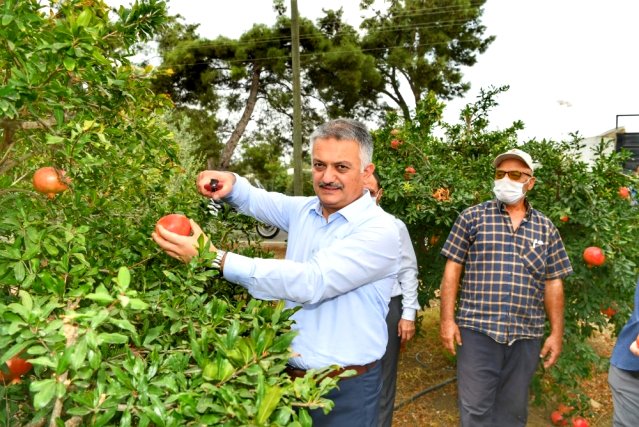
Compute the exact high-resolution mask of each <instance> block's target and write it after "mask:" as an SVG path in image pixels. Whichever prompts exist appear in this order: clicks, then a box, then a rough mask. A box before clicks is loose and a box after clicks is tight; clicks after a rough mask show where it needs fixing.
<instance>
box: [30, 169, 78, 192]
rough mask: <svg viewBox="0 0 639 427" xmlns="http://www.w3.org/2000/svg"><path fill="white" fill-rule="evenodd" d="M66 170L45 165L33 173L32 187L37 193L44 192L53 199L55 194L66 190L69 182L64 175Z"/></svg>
mask: <svg viewBox="0 0 639 427" xmlns="http://www.w3.org/2000/svg"><path fill="white" fill-rule="evenodd" d="M65 174H66V172H65V171H63V170H62V169H56V168H54V167H52V166H45V167H42V168H40V169H38V170H37V171H35V173H34V174H33V188H35V190H36V191H37V192H38V193H42V194H46V196H47V197H48V198H50V199H53V198H54V197H55V196H56V194H58V193H62V192H63V191H65V190H67V189H68V188H69V186H68V185H67V184H69V183H70V180H69V178H67V177H66V176H65Z"/></svg>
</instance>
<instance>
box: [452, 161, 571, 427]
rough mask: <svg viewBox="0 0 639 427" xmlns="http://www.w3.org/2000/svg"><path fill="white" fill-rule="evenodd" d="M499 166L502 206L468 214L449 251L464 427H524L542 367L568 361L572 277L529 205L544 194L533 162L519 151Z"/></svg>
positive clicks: (550, 232)
mask: <svg viewBox="0 0 639 427" xmlns="http://www.w3.org/2000/svg"><path fill="white" fill-rule="evenodd" d="M493 165H494V166H495V180H494V187H493V191H494V193H495V199H493V200H490V201H488V202H484V203H481V204H479V205H475V206H472V207H470V208H468V209H466V210H464V211H463V212H462V213H461V214H460V215H459V217H458V218H457V220H456V221H455V224H454V225H453V228H452V229H451V231H450V234H449V236H448V239H447V240H446V243H445V244H444V247H443V248H442V250H441V254H442V255H443V256H444V257H446V258H447V261H446V267H445V269H444V277H443V278H442V283H441V308H440V335H441V340H442V343H443V345H444V347H445V348H446V349H447V350H449V351H450V352H451V353H453V354H457V390H458V395H459V402H458V403H459V411H460V418H461V425H462V426H464V427H466V426H472V427H481V426H491V427H500V426H503V427H517V426H521V427H523V426H525V425H526V420H527V417H528V387H529V385H530V381H531V380H532V377H533V374H534V373H535V370H536V368H537V366H538V364H539V361H540V360H542V361H543V363H544V366H545V367H546V368H549V367H550V366H552V365H553V364H554V363H555V362H556V361H557V359H558V358H559V354H560V353H561V349H562V340H563V332H564V291H563V278H564V277H565V276H567V275H568V274H570V273H572V267H571V265H570V261H569V260H568V256H567V254H566V251H565V249H564V245H563V242H562V240H561V237H560V235H559V232H558V231H557V229H556V228H555V226H554V225H553V224H552V222H551V221H550V220H549V219H548V218H547V217H546V216H545V215H543V214H542V213H541V212H539V211H537V210H536V209H533V207H532V206H531V205H530V203H529V202H528V200H527V199H526V194H527V192H528V191H530V190H531V189H532V188H533V186H534V184H535V177H534V176H533V173H534V165H533V161H532V158H531V157H530V155H529V154H528V153H526V152H524V151H521V150H518V149H514V150H510V151H507V152H505V153H502V154H500V155H499V156H497V157H496V158H495V160H494V162H493ZM462 271H463V272H464V276H463V281H462V282H461V287H460V279H461V276H462ZM458 288H460V289H461V295H460V298H459V307H458V310H457V315H456V316H455V305H456V302H457V291H458ZM546 316H547V317H548V320H549V323H550V333H549V335H548V337H547V338H546V339H545V340H544V342H543V346H542V338H543V335H544V322H545V318H546Z"/></svg>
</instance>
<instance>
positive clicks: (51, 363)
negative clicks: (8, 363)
mask: <svg viewBox="0 0 639 427" xmlns="http://www.w3.org/2000/svg"><path fill="white" fill-rule="evenodd" d="M29 361H30V363H31V364H32V365H39V366H47V367H49V368H53V369H55V368H56V367H57V366H58V363H57V362H56V361H55V360H53V359H52V358H51V357H44V356H43V357H36V358H35V359H29Z"/></svg>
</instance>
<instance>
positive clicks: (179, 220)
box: [155, 214, 191, 236]
mask: <svg viewBox="0 0 639 427" xmlns="http://www.w3.org/2000/svg"><path fill="white" fill-rule="evenodd" d="M158 225H161V226H162V227H164V228H166V229H167V230H169V231H170V232H172V233H176V234H180V235H182V236H188V235H190V234H191V223H190V222H189V219H188V218H187V217H185V216H184V215H182V214H169V215H165V216H163V217H162V218H160V219H159V220H158V222H157V223H156V224H155V232H156V233H157V232H158Z"/></svg>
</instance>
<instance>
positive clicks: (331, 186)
mask: <svg viewBox="0 0 639 427" xmlns="http://www.w3.org/2000/svg"><path fill="white" fill-rule="evenodd" d="M318 185H319V188H329V189H331V190H341V189H342V188H344V186H343V185H341V184H337V183H335V182H321V181H320V183H319V184H318Z"/></svg>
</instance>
